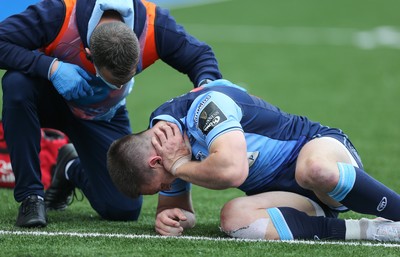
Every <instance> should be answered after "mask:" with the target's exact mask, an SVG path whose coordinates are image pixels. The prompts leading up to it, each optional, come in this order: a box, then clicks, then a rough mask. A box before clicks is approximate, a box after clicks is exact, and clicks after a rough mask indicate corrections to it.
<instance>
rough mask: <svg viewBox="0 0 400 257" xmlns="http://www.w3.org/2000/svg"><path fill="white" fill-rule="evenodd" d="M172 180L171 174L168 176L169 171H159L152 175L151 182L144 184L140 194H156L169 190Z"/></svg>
mask: <svg viewBox="0 0 400 257" xmlns="http://www.w3.org/2000/svg"><path fill="white" fill-rule="evenodd" d="M172 181H173V179H171V176H168V173H166V172H157V174H156V175H155V176H153V177H152V179H151V181H150V182H149V183H147V184H143V185H142V186H141V187H140V194H141V195H154V194H157V193H158V192H160V191H167V190H169V189H170V188H171V183H172Z"/></svg>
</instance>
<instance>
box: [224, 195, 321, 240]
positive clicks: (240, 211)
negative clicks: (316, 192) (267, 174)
mask: <svg viewBox="0 0 400 257" xmlns="http://www.w3.org/2000/svg"><path fill="white" fill-rule="evenodd" d="M283 206H285V207H291V208H294V209H297V210H299V211H300V212H302V213H305V214H306V215H310V216H325V214H324V211H323V210H322V209H321V207H319V206H318V205H317V204H316V203H314V202H313V201H311V200H310V199H308V198H306V197H304V196H301V195H298V194H294V193H290V192H280V191H276V192H266V193H261V194H257V195H252V196H243V197H239V198H235V199H233V200H231V201H229V202H228V203H226V204H225V205H224V207H223V208H222V210H221V229H222V230H223V231H224V232H225V233H227V234H228V235H229V236H232V237H238V238H249V239H269V240H273V239H281V236H280V235H279V233H278V231H277V230H276V228H275V225H274V224H273V222H272V221H271V217H270V215H269V213H268V210H269V209H272V208H276V207H283Z"/></svg>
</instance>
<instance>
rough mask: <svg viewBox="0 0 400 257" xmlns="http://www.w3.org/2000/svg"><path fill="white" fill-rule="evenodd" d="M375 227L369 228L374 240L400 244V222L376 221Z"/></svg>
mask: <svg viewBox="0 0 400 257" xmlns="http://www.w3.org/2000/svg"><path fill="white" fill-rule="evenodd" d="M373 223H374V225H375V226H371V227H370V228H368V230H369V231H367V233H368V232H370V233H371V234H372V238H373V240H376V241H380V242H400V222H394V221H391V220H385V219H382V220H379V219H375V220H374V222H373Z"/></svg>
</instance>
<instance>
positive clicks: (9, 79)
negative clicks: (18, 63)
mask: <svg viewBox="0 0 400 257" xmlns="http://www.w3.org/2000/svg"><path fill="white" fill-rule="evenodd" d="M2 87H3V95H4V97H3V99H4V102H5V103H4V104H5V106H10V105H12V106H13V107H15V106H19V105H25V104H28V102H29V101H28V99H30V98H31V99H33V97H34V88H35V84H34V82H33V81H32V79H31V78H29V77H27V76H26V75H24V74H22V73H21V72H16V71H8V72H6V73H5V75H4V76H3V79H2Z"/></svg>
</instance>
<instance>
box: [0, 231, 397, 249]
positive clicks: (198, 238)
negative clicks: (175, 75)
mask: <svg viewBox="0 0 400 257" xmlns="http://www.w3.org/2000/svg"><path fill="white" fill-rule="evenodd" d="M0 235H23V236H69V237H107V238H127V239H135V238H138V239H141V238H150V239H171V240H194V241H215V242H217V241H222V242H230V241H231V242H265V243H284V244H305V245H345V246H369V247H388V248H400V244H390V243H373V242H366V241H359V242H341V241H306V240H292V241H275V240H274V241H272V240H254V239H236V238H225V237H202V236H179V237H166V236H156V235H135V234H112V233H110V234H102V233H78V232H46V231H7V230H0Z"/></svg>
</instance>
